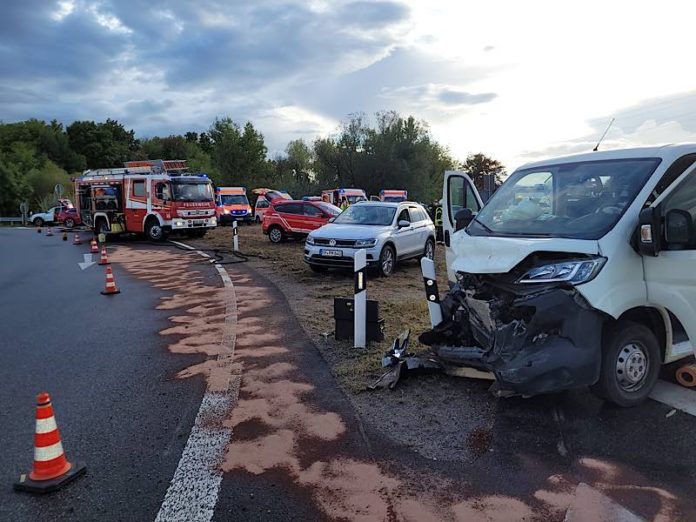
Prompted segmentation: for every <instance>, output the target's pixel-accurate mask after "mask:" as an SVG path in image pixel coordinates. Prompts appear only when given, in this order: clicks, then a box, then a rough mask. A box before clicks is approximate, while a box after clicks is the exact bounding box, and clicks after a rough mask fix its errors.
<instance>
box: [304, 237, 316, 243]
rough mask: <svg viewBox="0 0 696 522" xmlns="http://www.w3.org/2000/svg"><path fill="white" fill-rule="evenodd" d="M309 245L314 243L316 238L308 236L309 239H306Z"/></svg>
mask: <svg viewBox="0 0 696 522" xmlns="http://www.w3.org/2000/svg"><path fill="white" fill-rule="evenodd" d="M305 242H306V243H307V244H308V245H313V244H314V238H313V237H312V236H307V241H305Z"/></svg>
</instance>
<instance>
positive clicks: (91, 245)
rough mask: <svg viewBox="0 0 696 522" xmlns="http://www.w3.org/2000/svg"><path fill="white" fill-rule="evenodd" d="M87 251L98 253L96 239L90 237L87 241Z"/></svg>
mask: <svg viewBox="0 0 696 522" xmlns="http://www.w3.org/2000/svg"><path fill="white" fill-rule="evenodd" d="M89 251H90V252H91V253H92V254H98V253H99V246H97V240H96V239H94V238H92V241H90V242H89Z"/></svg>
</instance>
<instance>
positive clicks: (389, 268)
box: [378, 245, 396, 277]
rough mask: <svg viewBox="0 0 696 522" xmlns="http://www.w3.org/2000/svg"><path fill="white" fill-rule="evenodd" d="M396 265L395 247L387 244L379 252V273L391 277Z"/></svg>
mask: <svg viewBox="0 0 696 522" xmlns="http://www.w3.org/2000/svg"><path fill="white" fill-rule="evenodd" d="M395 265H396V254H395V253H394V248H393V247H391V246H389V245H386V246H385V247H384V248H382V252H380V254H379V267H378V270H379V274H380V275H381V276H382V277H389V276H390V275H392V273H394V266H395Z"/></svg>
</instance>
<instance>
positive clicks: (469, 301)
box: [420, 276, 606, 396]
mask: <svg viewBox="0 0 696 522" xmlns="http://www.w3.org/2000/svg"><path fill="white" fill-rule="evenodd" d="M517 286H518V287H520V285H517ZM441 306H442V309H443V317H445V320H444V321H443V323H441V324H440V325H438V326H436V327H435V328H434V329H433V330H430V331H428V332H424V333H423V334H422V335H421V336H420V340H421V342H423V343H424V344H428V345H431V346H432V351H433V352H434V353H435V354H436V355H438V356H439V357H440V358H442V359H443V360H445V361H447V362H449V363H452V364H459V365H462V366H470V367H473V368H477V369H482V370H487V371H490V372H492V373H494V374H495V377H496V381H497V382H496V385H495V390H494V391H495V392H496V394H497V395H502V396H504V395H525V396H530V395H537V394H541V393H548V392H555V391H560V390H565V389H569V388H576V387H581V386H587V385H591V384H594V383H595V382H596V381H597V379H598V378H599V371H600V364H601V359H602V357H601V336H602V325H603V323H604V321H605V320H606V315H605V314H604V313H603V312H600V311H598V310H596V309H594V308H592V307H591V306H590V304H589V303H588V302H587V301H586V300H585V298H584V297H583V296H582V295H581V294H580V293H579V292H578V291H577V289H576V288H575V287H573V286H571V285H556V286H545V287H543V288H539V289H532V290H530V288H529V287H528V286H526V285H525V286H524V287H521V288H519V289H516V288H515V287H514V286H512V285H502V286H496V285H490V284H487V283H486V282H483V281H482V279H480V278H478V277H476V276H471V277H470V278H469V280H468V282H467V283H465V284H464V285H460V284H458V285H455V286H454V287H453V288H452V289H451V290H450V292H449V293H448V294H447V296H446V297H445V299H444V300H443V302H442V305H441Z"/></svg>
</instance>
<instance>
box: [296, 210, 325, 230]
mask: <svg viewBox="0 0 696 522" xmlns="http://www.w3.org/2000/svg"><path fill="white" fill-rule="evenodd" d="M302 207H303V209H304V220H305V225H306V227H307V233H309V232H311V231H312V230H316V229H317V228H319V227H321V226H322V225H323V224H324V223H326V217H325V216H324V213H323V212H322V211H321V209H319V208H318V207H315V206H314V205H312V204H311V203H304V204H303V205H302Z"/></svg>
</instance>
